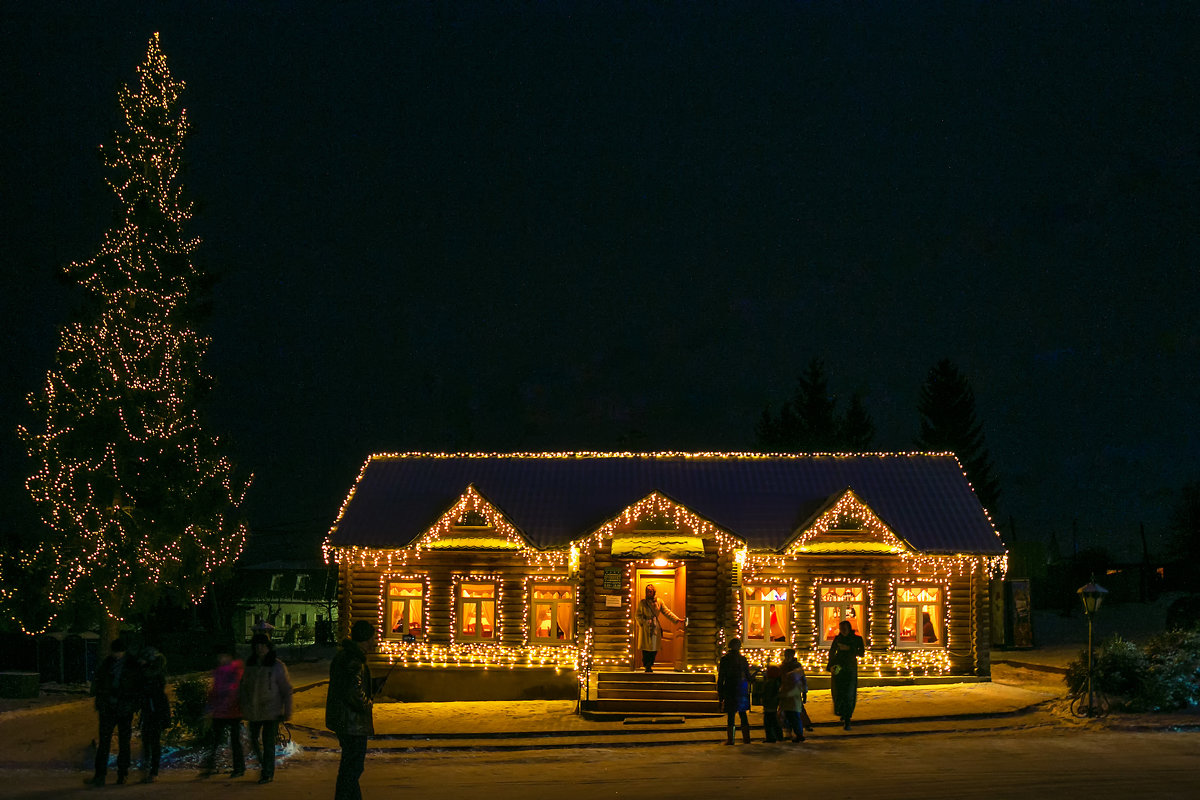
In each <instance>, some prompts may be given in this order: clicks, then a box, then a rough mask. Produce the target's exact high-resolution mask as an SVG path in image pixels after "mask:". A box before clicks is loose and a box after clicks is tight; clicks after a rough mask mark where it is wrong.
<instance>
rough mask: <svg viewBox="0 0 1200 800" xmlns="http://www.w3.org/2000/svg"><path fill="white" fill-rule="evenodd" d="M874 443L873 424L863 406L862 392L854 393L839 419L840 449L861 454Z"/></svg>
mask: <svg viewBox="0 0 1200 800" xmlns="http://www.w3.org/2000/svg"><path fill="white" fill-rule="evenodd" d="M874 441H875V422H874V421H873V420H872V419H871V414H870V412H868V411H867V407H866V406H865V405H864V404H863V396H862V392H855V393H854V394H852V395H851V396H850V405H849V406H847V408H846V414H845V415H844V416H843V417H842V419H841V443H842V447H843V448H844V449H846V450H848V451H850V452H852V453H863V452H866V451H868V450H870V449H871V444H872V443H873V442H874Z"/></svg>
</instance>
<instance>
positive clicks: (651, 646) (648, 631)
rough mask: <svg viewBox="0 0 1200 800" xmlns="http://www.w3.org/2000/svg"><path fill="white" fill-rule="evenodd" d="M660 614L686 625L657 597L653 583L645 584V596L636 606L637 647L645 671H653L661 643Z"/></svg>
mask: <svg viewBox="0 0 1200 800" xmlns="http://www.w3.org/2000/svg"><path fill="white" fill-rule="evenodd" d="M660 615H661V616H664V617H666V618H667V619H669V620H672V621H673V622H675V623H676V624H680V623H682V624H683V625H687V622H686V621H684V620H681V619H680V618H679V617H677V616H675V613H674V612H673V611H671V609H669V608H667V607H666V606H665V605H663V602H662V601H661V600H659V599H658V597H657V590H656V589H655V588H654V584H647V585H646V596H645V597H643V598H642V599H641V600H639V601H638V606H637V621H638V647H639V648H640V649H641V651H642V667H643V668H644V669H645V670H646V672H653V671H654V659H655V658H656V657H657V656H658V647H659V645H660V644H662V623H660V622H659V621H658V618H659V616H660Z"/></svg>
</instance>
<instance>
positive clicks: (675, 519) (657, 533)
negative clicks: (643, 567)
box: [572, 492, 744, 559]
mask: <svg viewBox="0 0 1200 800" xmlns="http://www.w3.org/2000/svg"><path fill="white" fill-rule="evenodd" d="M605 539H610V540H611V541H610V543H609V544H610V548H611V553H612V555H613V556H614V557H615V558H645V559H653V558H701V557H703V556H704V540H705V539H711V540H713V542H714V544H715V545H716V546H717V548H718V549H720V550H727V549H733V548H739V547H743V546H744V542H740V541H738V540H737V539H736V538H734V537H732V536H730V535H728V534H727V533H725V532H724V531H722V530H720V529H719V528H717V527H716V526H715V525H713V524H712V523H711V522H709V521H708V520H706V519H704V518H702V517H700V516H699V515H697V514H696V513H695V512H693V511H692V510H691V509H688V508H686V507H684V506H683V505H682V504H680V503H677V502H675V501H674V500H672V499H671V498H669V497H667V496H665V495H663V494H662V493H660V492H652V493H651V494H649V495H647V496H646V497H644V498H642V499H641V500H639V501H638V502H636V503H634V504H632V505H630V506H628V507H627V508H625V509H623V510H622V511H621V513H620V514H618V515H616V516H615V517H613V518H612V519H610V520H609V521H608V522H606V523H605V524H604V525H601V526H600V527H599V528H598V529H596V530H595V531H594V532H593V533H591V534H590V535H588V536H586V537H584V539H582V540H579V541H576V542H573V543H572V547H573V548H578V549H595V548H596V547H597V545H599V544H600V543H601V542H603V541H604V540H605Z"/></svg>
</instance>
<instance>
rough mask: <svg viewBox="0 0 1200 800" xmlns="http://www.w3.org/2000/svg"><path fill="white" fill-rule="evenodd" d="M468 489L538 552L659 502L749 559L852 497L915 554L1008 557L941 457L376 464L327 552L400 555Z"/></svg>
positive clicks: (485, 458) (580, 457) (607, 457)
mask: <svg viewBox="0 0 1200 800" xmlns="http://www.w3.org/2000/svg"><path fill="white" fill-rule="evenodd" d="M472 485H473V486H474V487H475V488H476V489H477V490H478V491H479V493H480V494H481V495H483V497H484V498H486V499H487V500H488V501H489V502H491V503H493V504H494V505H495V506H496V507H497V508H498V509H499V510H500V511H501V512H502V513H503V514H504V515H505V516H506V517H507V518H508V519H509V521H511V522H512V523H513V524H514V525H515V526H516V527H517V528H518V529H519V530H520V531H521V532H522V533H524V534H525V536H526V538H528V539H529V541H530V542H531V543H532V544H534V545H535V546H537V547H541V548H546V547H555V546H561V545H565V544H567V543H568V542H570V541H571V540H573V539H577V538H579V537H581V536H584V535H586V534H588V533H590V532H591V531H593V530H595V529H596V528H598V527H600V526H601V525H602V524H604V523H605V522H607V521H608V520H610V519H612V518H613V517H615V516H617V515H619V514H620V513H621V512H622V511H623V510H625V508H627V507H628V506H630V505H632V504H634V503H636V502H637V501H639V500H641V499H642V498H644V497H646V496H647V495H649V494H650V493H652V492H655V491H658V492H661V493H662V494H664V495H666V496H668V497H670V498H671V499H673V500H675V501H677V502H679V503H680V504H682V505H683V506H685V507H686V508H688V509H690V510H691V511H693V512H695V513H697V514H699V515H700V516H702V517H704V518H706V519H708V520H710V521H711V522H713V523H714V524H716V525H717V526H719V527H721V528H723V529H724V530H726V531H728V532H729V533H731V534H733V535H735V536H737V537H738V538H740V539H742V540H744V541H745V542H746V543H747V544H749V545H750V546H751V547H753V548H773V549H778V548H781V547H783V545H784V544H785V543H786V542H787V541H788V540H789V539H790V538H791V537H792V535H793V534H794V533H795V532H796V530H797V529H799V528H800V527H801V526H802V525H803V524H805V523H806V522H808V521H809V520H810V518H811V516H812V514H813V513H814V512H815V511H817V510H818V509H820V508H821V507H822V506H823V505H824V504H825V503H827V502H828V501H829V500H830V498H832V497H834V496H838V495H841V494H842V493H843V492H844V491H845V490H846V489H853V490H854V493H855V494H857V495H858V497H859V498H860V499H861V500H862V501H863V502H864V503H866V504H867V505H868V506H869V507H870V508H871V509H872V510H873V511H874V512H875V513H876V514H878V515H879V517H880V519H882V520H883V521H884V522H885V523H886V524H887V525H888V526H889V527H890V528H891V529H892V530H893V531H894V532H895V533H896V534H897V535H898V536H900V537H901V538H902V539H904V540H906V541H907V542H908V543H909V544H911V545H912V546H913V547H915V548H916V549H917V550H920V551H923V552H928V553H986V554H999V553H1002V552H1004V546H1003V544H1002V543H1001V541H1000V537H999V535H998V534H997V533H996V531H995V528H994V527H993V526H992V523H991V521H990V520H989V519H988V516H987V514H986V512H985V511H984V510H983V507H982V506H981V505H980V504H979V500H978V498H976V496H975V493H974V491H972V489H971V486H970V484H969V483H968V482H967V479H966V477H965V476H964V475H963V472H962V468H961V467H960V466H959V463H958V460H957V459H955V458H954V456H952V455H937V454H934V455H926V454H873V455H803V456H785V455H771V456H762V455H756V454H747V453H741V454H724V453H719V454H683V453H674V454H634V455H630V454H606V453H599V454H593V453H589V454H570V453H547V454H511V455H442V454H404V455H378V456H372V457H371V459H370V460H369V461H368V463H367V465H366V466H365V468H364V470H363V473H362V475H361V477H360V479H359V481H358V483H357V484H356V486H355V487H354V489H353V494H352V496H351V498H350V499H349V501H348V502H347V504H346V506H345V508H344V510H343V513H342V516H341V518H340V519H339V521H338V522H337V523H336V524H335V526H334V529H333V530H332V531H331V532H330V540H329V541H330V544H332V545H334V546H344V545H359V546H364V547H404V546H405V545H408V544H409V543H411V542H412V541H413V540H414V539H416V538H417V537H418V536H420V535H421V534H422V533H423V532H425V531H426V530H427V529H428V528H429V527H430V526H432V525H433V524H434V523H435V522H436V521H437V520H438V518H439V517H441V515H442V514H444V513H445V512H446V511H447V510H449V509H450V507H451V506H453V505H454V503H455V502H456V501H457V500H458V498H459V497H460V496H461V495H462V493H463V492H464V491H465V490H466V488H467V487H468V486H472Z"/></svg>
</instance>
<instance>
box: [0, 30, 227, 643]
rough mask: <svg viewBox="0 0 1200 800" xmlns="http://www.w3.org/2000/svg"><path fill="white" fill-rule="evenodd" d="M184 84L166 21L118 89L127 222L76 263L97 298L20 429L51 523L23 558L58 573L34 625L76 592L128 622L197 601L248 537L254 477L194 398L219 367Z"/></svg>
mask: <svg viewBox="0 0 1200 800" xmlns="http://www.w3.org/2000/svg"><path fill="white" fill-rule="evenodd" d="M184 88H185V87H184V84H183V82H181V81H178V80H176V79H174V78H173V77H172V75H171V72H170V70H169V69H168V66H167V59H166V56H165V55H164V54H163V52H162V50H161V48H160V45H159V38H158V34H154V36H152V37H151V39H150V41H149V44H148V46H147V50H146V57H145V60H144V61H143V62H142V63H141V64H139V65H138V67H137V80H136V81H135V83H134V84H132V85H127V86H124V87H122V88H121V89H120V90H119V92H118V103H119V105H120V108H121V111H122V113H123V118H124V119H123V126H122V127H121V129H119V130H118V131H116V132H115V133H114V135H113V139H112V141H111V142H110V143H109V144H106V145H104V146H102V147H101V149H100V153H101V157H102V160H103V163H104V165H105V167H106V168H107V175H106V181H107V183H108V185H109V187H110V188H111V189H112V191H113V193H114V195H115V197H116V202H117V207H118V214H117V222H116V223H115V225H114V227H112V228H111V229H110V230H108V231H107V232H106V233H105V235H104V237H103V240H102V242H101V244H100V247H99V249H98V252H97V254H96V255H95V256H94V257H93V258H91V259H89V260H87V261H81V262H75V263H72V264H70V265H68V266H67V267H66V268H65V270H64V272H65V274H66V275H67V276H68V277H69V278H71V279H73V280H74V281H76V282H77V283H78V284H79V285H80V286H82V287H83V288H84V290H85V293H86V295H87V296H88V298H89V303H90V304H89V306H88V307H87V308H88V310H89V313H88V314H87V315H85V316H84V317H83V318H81V319H80V320H78V321H75V322H71V323H69V324H67V325H64V326H63V328H62V329H61V331H60V335H59V345H58V352H57V355H56V358H55V366H54V367H53V368H52V369H51V370H50V371H49V372H48V373H47V375H46V379H45V382H44V385H43V388H42V391H41V392H40V393H37V394H33V395H30V398H29V402H30V406H31V408H32V410H33V412H34V415H35V417H37V418H38V425H37V428H36V429H34V428H33V427H26V426H22V427H21V428H20V429H19V430H18V433H19V435H20V436H21V438H22V440H23V441H24V442H25V445H26V447H27V450H28V452H29V455H30V457H31V458H32V459H33V462H34V464H35V465H36V466H35V470H34V472H33V474H32V475H30V477H29V478H28V479H27V481H26V488H27V490H28V491H29V493H30V496H31V497H32V498H33V500H34V502H35V503H36V504H37V506H38V507H39V509H40V511H41V514H42V518H43V519H44V521H45V523H46V525H47V526H48V532H47V536H46V539H45V540H44V541H43V542H42V543H41V544H40V545H38V546H37V547H35V548H34V549H32V550H30V551H27V552H25V553H22V554H20V555H18V556H17V557H16V558H15V559H14V560H13V562H10V563H12V564H15V568H16V569H18V570H21V571H31V572H39V573H41V572H44V573H45V574H46V575H47V586H46V589H45V597H46V600H47V601H48V604H49V607H50V609H51V611H50V613H49V615H48V618H45V619H41V620H38V621H37V622H32V623H30V622H29V621H28V620H24V619H20V618H16V617H14V621H16V622H17V623H18V624H19V625H20V627H21V629H22V630H24V631H25V632H26V633H40V632H42V631H45V630H48V629H49V628H50V627H51V626H52V625H54V623H55V621H56V619H57V618H58V617H59V615H60V614H62V613H63V611H64V609H65V607H66V606H67V605H68V603H69V602H71V601H72V600H91V601H94V602H95V603H96V604H97V605H98V606H99V608H100V609H101V610H102V612H103V614H104V615H105V616H106V617H107V618H108V619H110V620H112V621H115V622H118V623H119V622H124V621H125V620H126V619H127V618H128V615H129V613H130V612H131V611H133V610H136V609H139V608H144V607H146V606H147V605H149V604H150V603H152V602H153V601H154V599H155V598H156V597H157V596H159V595H160V593H161V592H162V590H163V589H164V588H166V587H170V588H171V589H177V590H182V592H183V593H184V594H185V595H186V596H187V597H188V598H189V599H190V600H192V601H193V602H198V601H199V600H201V599H202V598H203V597H204V594H205V592H206V589H207V586H208V584H209V582H210V580H211V578H212V575H213V573H214V572H215V571H217V570H219V569H221V568H223V567H225V566H227V565H230V564H232V562H233V561H234V560H235V559H236V558H237V556H238V555H239V554H240V553H241V552H242V549H243V547H244V545H245V539H246V532H247V531H246V526H245V524H244V522H243V521H242V520H241V519H240V518H238V517H237V516H236V514H235V512H236V510H237V508H238V507H240V506H241V504H242V502H243V500H244V499H245V494H246V490H247V488H248V486H249V480H248V479H247V480H241V479H237V478H235V476H234V472H235V470H234V465H233V464H232V463H231V462H230V461H229V459H228V458H226V457H225V456H223V455H222V454H221V453H220V443H219V441H218V440H217V439H215V438H212V437H209V436H207V435H206V434H205V432H204V429H203V426H202V424H201V419H200V415H199V413H198V411H197V409H196V402H195V401H196V398H197V394H198V392H199V391H201V390H202V388H203V387H205V386H207V385H209V384H210V383H211V379H210V378H209V376H207V375H206V374H205V373H204V372H203V371H202V369H201V366H200V362H201V361H202V359H203V358H204V356H205V354H206V351H207V349H208V346H209V339H208V338H207V337H205V336H202V335H201V334H199V333H198V332H197V331H196V330H195V329H194V328H193V326H192V322H191V320H192V317H193V315H194V309H193V308H192V305H193V304H194V303H195V302H196V300H197V291H196V287H197V285H198V284H199V282H200V281H201V279H202V278H203V275H202V273H201V272H200V270H199V269H198V268H197V267H196V265H195V263H194V261H193V259H192V254H193V253H194V251H195V250H196V248H197V247H198V245H199V243H200V240H199V238H198V237H194V236H189V235H187V234H185V232H184V225H185V224H186V223H187V222H188V221H189V220H190V219H191V216H192V205H191V203H190V202H188V201H185V200H184V198H183V195H184V186H183V182H182V180H181V175H182V166H183V161H182V153H183V147H184V142H185V140H186V138H187V135H188V129H189V126H188V120H187V112H186V110H185V109H183V108H182V107H181V106H180V105H179V100H180V96H181V94H182V92H183V91H184ZM43 423H44V427H42V425H43ZM0 583H3V584H9V583H10V581H9V580H8V579H7V577H5V576H3V575H0ZM13 598H14V596H13V592H12V591H11V590H5V592H4V593H3V594H2V595H0V599H5V600H6V601H11V600H13ZM5 605H6V606H8V605H9V603H8V602H6V603H5ZM27 623H28V624H27Z"/></svg>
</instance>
